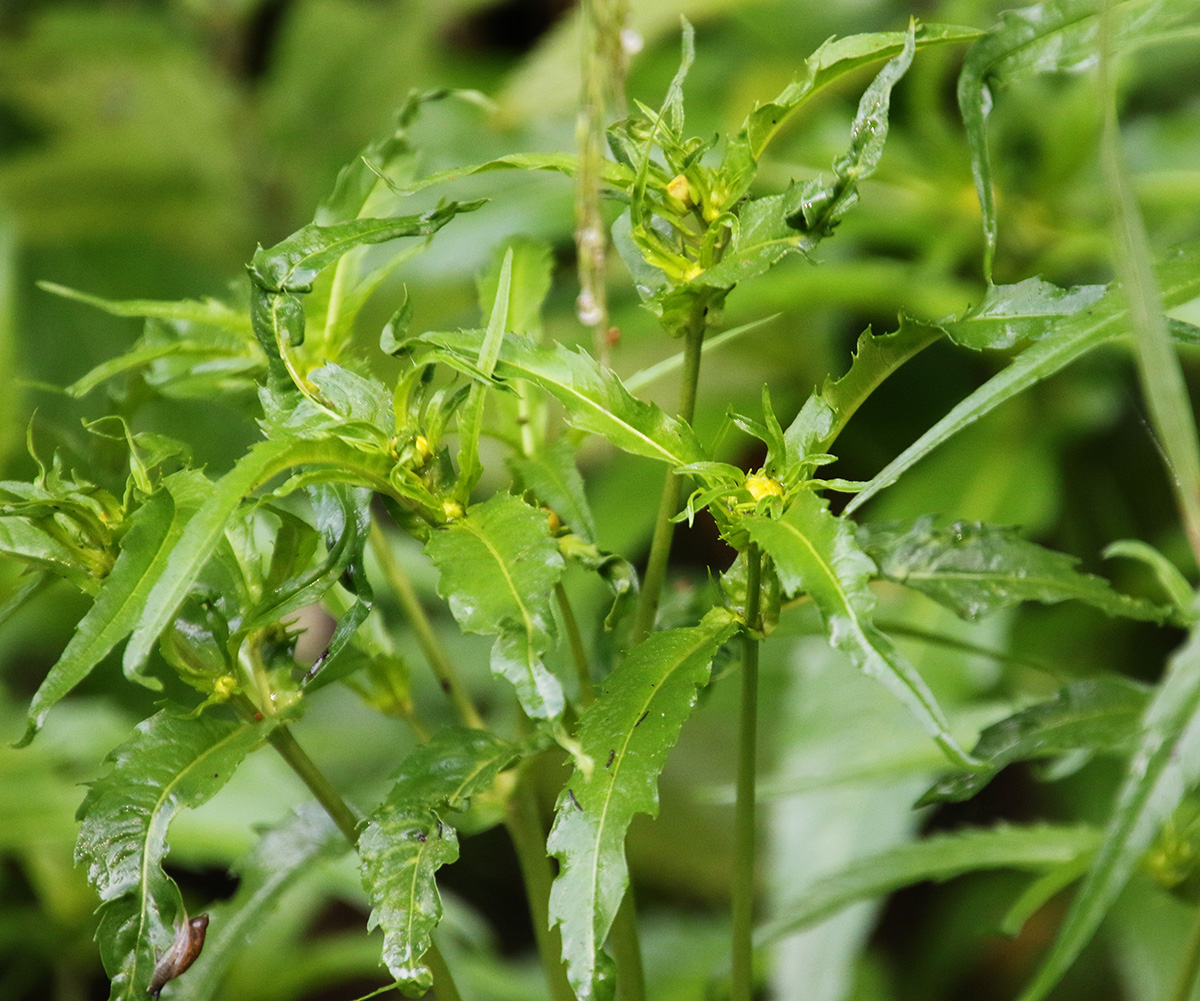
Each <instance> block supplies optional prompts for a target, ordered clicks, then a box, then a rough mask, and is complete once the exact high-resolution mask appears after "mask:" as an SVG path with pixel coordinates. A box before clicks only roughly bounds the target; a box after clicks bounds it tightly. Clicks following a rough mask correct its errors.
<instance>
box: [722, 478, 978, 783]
mask: <svg viewBox="0 0 1200 1001" xmlns="http://www.w3.org/2000/svg"><path fill="white" fill-rule="evenodd" d="M743 525H744V527H745V528H746V530H747V531H748V532H749V533H750V538H751V539H753V540H754V541H755V542H757V543H758V544H759V545H760V546H762V548H763V551H764V552H765V553H767V554H768V555H769V556H770V557H771V559H772V560H774V562H775V567H776V570H777V571H778V573H779V580H780V583H781V584H782V585H783V588H784V591H785V592H786V593H787V594H788V595H794V594H796V593H798V592H801V591H803V592H805V593H807V594H808V595H809V596H810V597H811V598H812V599H813V602H814V603H815V604H816V606H817V608H818V609H819V610H820V613H821V617H822V619H823V620H824V623H825V629H826V631H827V632H828V633H829V642H830V644H831V645H832V646H834V647H836V648H837V649H839V650H842V651H843V652H844V653H846V654H847V656H849V657H850V659H851V660H852V661H853V662H854V664H855V665H856V666H857V667H858V668H859V669H860V670H862V671H863V672H864V673H865V674H867V675H868V676H870V677H872V678H875V679H876V680H877V681H880V682H882V683H883V684H884V685H885V686H886V687H887V688H888V690H889V691H891V692H892V694H894V695H895V696H896V697H897V698H898V699H900V701H901V702H903V703H904V704H905V705H906V706H907V707H908V709H909V711H910V712H911V713H912V714H913V716H914V717H915V718H916V719H917V721H918V722H919V723H920V724H921V726H922V727H924V728H925V730H926V731H927V732H928V733H929V734H930V735H931V736H932V737H933V738H934V740H936V741H937V743H938V745H939V746H940V747H941V748H942V750H943V751H945V752H946V754H947V756H948V757H949V758H950V759H951V760H952V761H954V762H955V763H956V764H958V765H960V766H962V767H964V768H968V769H969V768H973V767H974V766H975V762H974V761H973V760H972V759H971V757H970V756H969V755H968V754H966V753H965V752H964V751H963V750H962V748H960V747H959V746H958V742H957V741H956V740H955V739H954V737H953V735H952V734H951V733H950V729H949V726H948V724H947V722H946V718H945V716H944V715H943V713H942V710H941V708H940V707H939V706H938V704H937V702H936V700H935V699H934V697H933V693H932V692H930V690H929V687H928V686H927V685H926V684H925V681H924V679H923V678H922V677H921V676H920V675H919V674H918V673H917V672H916V670H915V669H914V668H913V666H912V665H911V664H909V663H908V661H907V660H906V659H905V658H904V657H903V655H901V653H900V651H899V650H897V649H896V648H895V646H893V644H892V641H891V640H889V639H888V638H887V637H886V636H885V635H884V634H883V633H881V632H880V631H879V630H878V629H876V628H875V626H874V625H873V624H872V621H871V611H872V609H873V608H874V606H875V596H874V595H873V594H872V593H871V591H870V589H869V588H868V586H867V581H868V580H869V579H870V577H871V576H872V575H873V574H874V573H875V565H874V563H872V562H871V559H870V557H868V556H867V555H866V554H865V553H864V552H863V551H862V550H861V549H859V548H858V546H857V545H856V544H855V541H854V529H853V525H852V523H851V522H848V521H846V520H844V519H842V518H835V517H834V516H833V515H832V514H830V513H829V508H828V506H827V504H826V503H825V502H824V501H822V500H821V499H820V498H818V497H817V496H816V495H815V494H813V493H811V492H809V491H801V492H800V493H799V494H798V495H797V496H796V498H795V499H794V501H793V502H792V505H791V507H789V508H788V510H787V511H786V512H785V513H784V515H783V517H782V518H779V519H772V518H767V517H764V516H761V515H751V516H749V517H746V518H745V519H744V520H743Z"/></svg>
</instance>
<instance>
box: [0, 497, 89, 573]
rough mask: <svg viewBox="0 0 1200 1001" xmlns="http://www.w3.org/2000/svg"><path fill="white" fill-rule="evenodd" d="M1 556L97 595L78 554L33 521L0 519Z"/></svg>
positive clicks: (19, 517)
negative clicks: (48, 572)
mask: <svg viewBox="0 0 1200 1001" xmlns="http://www.w3.org/2000/svg"><path fill="white" fill-rule="evenodd" d="M0 554H3V555H4V556H8V557H11V558H12V559H15V560H18V561H20V562H21V563H25V564H28V565H29V566H32V567H39V568H41V569H44V570H48V571H50V572H51V573H53V574H55V575H56V576H59V577H62V578H63V579H64V580H68V581H70V582H71V583H72V584H74V585H75V586H76V587H78V588H79V589H80V590H82V591H94V590H95V589H96V581H95V580H94V579H93V578H92V576H91V573H90V571H89V568H88V566H87V565H86V564H84V563H83V561H82V560H80V559H79V557H78V555H77V554H76V552H75V550H73V549H72V548H71V547H70V546H68V545H67V544H66V543H65V542H63V541H62V539H60V538H58V537H57V536H56V535H55V534H53V533H52V532H49V531H47V530H46V529H45V528H44V527H43V526H40V525H39V524H38V523H37V521H36V520H34V519H32V518H26V517H22V516H21V515H8V516H7V517H3V516H0Z"/></svg>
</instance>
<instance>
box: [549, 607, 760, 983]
mask: <svg viewBox="0 0 1200 1001" xmlns="http://www.w3.org/2000/svg"><path fill="white" fill-rule="evenodd" d="M736 629H737V622H736V620H734V618H733V617H732V616H731V615H730V614H729V613H728V612H726V611H725V610H723V609H716V610H714V611H712V612H710V613H709V614H708V615H707V616H706V617H705V619H704V621H703V622H702V623H701V624H700V625H699V626H694V627H691V628H685V629H671V630H668V631H665V632H660V633H655V634H653V635H652V636H650V637H649V638H648V639H647V640H645V642H643V643H641V644H639V645H638V646H636V647H634V648H633V649H632V650H630V651H629V653H628V654H627V655H626V657H625V659H624V661H623V662H622V663H621V665H620V666H619V667H618V668H617V669H616V670H615V671H613V673H612V674H611V675H609V677H608V679H607V680H606V681H605V683H604V690H603V692H602V694H601V695H600V697H599V698H598V699H597V700H596V702H595V703H593V704H592V706H591V708H590V709H588V711H587V712H586V713H585V714H584V716H583V718H582V719H581V720H580V724H579V733H578V740H579V743H580V746H581V747H582V750H583V753H585V754H586V755H588V756H589V758H590V759H591V768H590V771H586V770H581V769H580V768H578V767H577V768H576V770H575V772H574V774H573V775H572V776H571V778H570V780H569V781H568V783H567V787H566V789H565V790H564V791H563V793H562V795H561V796H560V797H559V799H558V814H557V817H556V818H555V821H554V829H553V830H552V831H551V832H550V840H549V843H548V845H547V848H548V850H549V851H550V852H551V854H553V855H555V856H557V857H558V859H559V860H560V862H561V863H562V869H561V871H560V872H559V875H558V878H557V879H556V880H555V882H554V887H553V889H552V890H551V893H550V916H551V920H552V921H553V922H555V923H557V924H558V925H559V926H560V927H561V929H562V938H563V955H564V958H565V960H566V963H567V973H568V978H569V979H570V981H571V986H572V987H574V988H575V992H576V994H577V995H578V996H579V998H580V1001H593V999H599V1001H604V999H608V998H611V997H612V993H613V988H614V983H613V977H612V970H611V964H610V962H609V961H608V960H607V957H606V956H604V954H603V952H602V951H601V947H602V946H603V944H604V939H605V938H606V937H607V935H608V930H609V928H610V927H611V926H612V921H613V918H614V916H615V915H616V913H617V908H618V907H619V906H620V903H621V898H622V897H623V896H624V894H625V887H626V886H627V885H628V882H629V872H628V868H627V865H626V861H625V832H626V830H628V828H629V824H630V821H631V820H632V819H633V817H634V815H635V814H638V813H648V814H651V815H654V814H656V813H657V812H658V791H657V786H658V775H659V773H660V772H661V771H662V767H663V764H664V762H665V761H666V755H667V751H668V750H669V749H670V748H671V747H672V746H673V745H674V743H675V741H676V740H677V739H678V737H679V731H680V728H681V727H682V726H683V723H684V720H685V719H686V718H687V716H688V714H689V713H690V712H691V709H692V706H693V705H695V702H696V689H697V686H700V685H703V684H704V683H705V682H706V681H707V680H708V674H709V669H710V666H711V663H712V659H713V656H714V655H715V654H716V652H717V649H718V648H719V647H720V646H721V644H722V643H724V642H725V641H726V640H727V639H729V637H730V636H732V635H733V633H734V632H735V631H736Z"/></svg>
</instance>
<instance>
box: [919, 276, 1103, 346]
mask: <svg viewBox="0 0 1200 1001" xmlns="http://www.w3.org/2000/svg"><path fill="white" fill-rule="evenodd" d="M1104 292H1105V286H1103V285H1078V286H1076V287H1074V288H1059V287H1058V286H1057V285H1051V284H1050V283H1049V282H1046V281H1042V279H1040V278H1026V279H1025V280H1024V281H1021V282H1017V283H1016V284H1015V285H989V286H988V289H987V292H986V293H985V294H984V297H983V302H981V303H980V304H979V305H978V306H976V307H974V308H973V309H970V310H968V311H967V313H966V315H965V316H963V317H962V318H961V319H959V320H951V319H949V318H947V319H945V320H942V321H941V323H940V325H941V326H942V328H943V329H945V331H946V333H947V334H948V335H949V337H950V339H951V340H952V341H954V343H955V344H961V345H962V346H963V347H964V348H973V349H975V350H981V349H984V348H987V349H990V350H996V351H1005V350H1007V349H1008V348H1011V347H1013V346H1014V345H1016V344H1019V343H1020V342H1022V341H1040V340H1041V339H1042V338H1043V337H1045V336H1046V335H1047V334H1050V333H1052V332H1053V331H1054V328H1055V326H1056V325H1057V324H1059V323H1061V322H1062V321H1063V319H1064V318H1066V317H1068V316H1071V315H1073V314H1075V313H1078V312H1080V311H1081V310H1085V309H1088V308H1089V307H1091V306H1094V305H1095V304H1096V303H1097V302H1098V301H1099V299H1100V297H1101V296H1102V295H1104Z"/></svg>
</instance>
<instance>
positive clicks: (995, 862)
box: [754, 824, 1100, 945]
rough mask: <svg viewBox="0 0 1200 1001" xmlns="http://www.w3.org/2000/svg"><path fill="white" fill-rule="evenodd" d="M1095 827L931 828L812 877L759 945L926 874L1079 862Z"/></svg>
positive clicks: (1090, 847)
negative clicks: (924, 834) (931, 831)
mask: <svg viewBox="0 0 1200 1001" xmlns="http://www.w3.org/2000/svg"><path fill="white" fill-rule="evenodd" d="M1099 840H1100V832H1099V831H1098V830H1096V829H1095V828H1094V827H1084V826H1075V827H1061V826H1055V825H1051V824H1039V825H1037V826H1034V827H1009V826H1000V827H991V828H967V829H964V830H961V831H953V832H943V833H938V834H932V835H930V836H929V837H927V838H924V839H922V840H921V841H917V842H914V843H912V844H907V845H900V846H898V847H896V848H892V849H890V850H888V851H886V852H882V853H880V854H879V855H873V856H870V857H868V858H863V859H859V860H857V861H855V862H853V863H852V864H851V865H849V866H847V867H846V868H845V869H842V870H841V871H840V872H836V873H834V874H833V875H831V876H826V877H824V878H823V879H819V880H817V881H816V882H815V883H813V884H812V885H811V886H810V887H809V888H808V891H807V892H806V893H805V894H804V897H803V898H802V899H801V900H800V901H799V903H798V904H797V906H796V907H795V909H794V910H791V911H789V912H788V913H785V914H781V915H779V916H777V917H775V918H774V919H772V920H771V921H769V922H768V923H767V924H765V925H763V926H762V927H761V928H759V929H758V931H757V932H756V934H755V937H754V938H755V944H756V945H768V944H770V943H772V942H777V941H778V940H779V939H781V938H783V937H784V936H786V935H790V934H791V933H793V932H797V931H800V930H801V929H803V928H807V927H809V926H810V925H814V924H817V923H818V922H820V921H823V920H824V919H826V918H828V917H832V916H833V915H834V914H837V913H838V912H839V911H841V910H843V909H844V908H846V907H849V906H850V905H851V904H855V903H858V902H859V901H862V900H873V899H874V898H876V897H881V896H884V895H885V894H888V893H891V892H892V891H893V890H898V889H900V888H901V887H904V886H911V885H912V884H914V883H922V882H925V881H926V880H937V881H938V882H942V881H944V880H947V879H953V878H955V877H956V876H961V875H964V874H965V873H969V872H975V871H978V870H983V869H1017V870H1020V871H1022V872H1035V873H1041V872H1046V871H1048V870H1054V869H1058V868H1059V867H1062V866H1069V865H1072V864H1074V863H1075V862H1076V861H1077V860H1078V859H1080V858H1081V857H1086V856H1088V855H1089V854H1090V853H1092V852H1093V851H1095V849H1096V845H1097V844H1098V842H1099Z"/></svg>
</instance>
